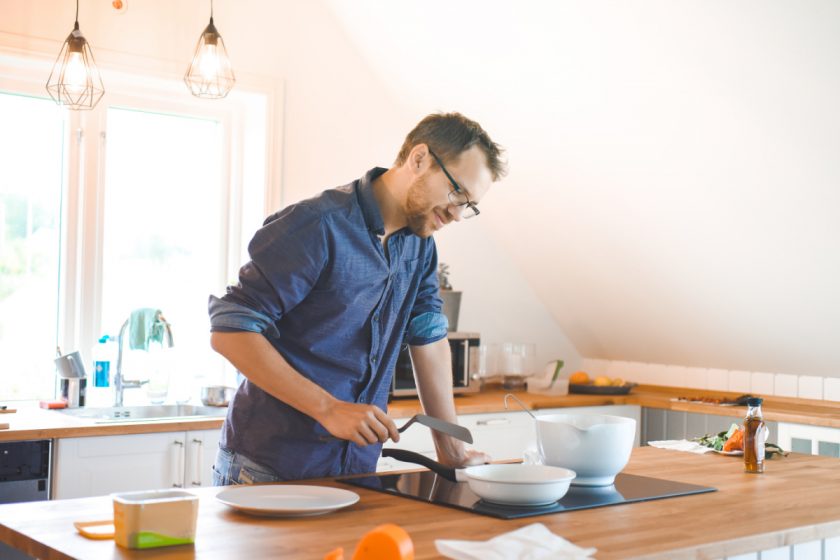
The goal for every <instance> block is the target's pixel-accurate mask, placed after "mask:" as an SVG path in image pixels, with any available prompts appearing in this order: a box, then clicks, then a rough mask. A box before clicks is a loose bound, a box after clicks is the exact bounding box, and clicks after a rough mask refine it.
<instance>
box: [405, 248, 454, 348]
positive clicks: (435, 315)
mask: <svg viewBox="0 0 840 560" xmlns="http://www.w3.org/2000/svg"><path fill="white" fill-rule="evenodd" d="M437 266H438V258H437V248H436V247H435V243H434V240H433V239H432V238H429V239H428V245H427V248H426V259H425V266H424V269H423V277H422V280H421V281H420V289H419V290H418V291H417V298H416V299H415V300H414V306H413V307H412V310H411V315H410V317H409V321H408V327H407V329H406V333H405V342H407V343H408V344H410V345H412V346H422V345H425V344H431V343H432V342H437V341H438V340H440V339H442V338H446V333H447V330H448V328H449V321H448V320H447V319H446V315H444V314H443V312H442V310H443V300H442V299H441V297H440V284H439V283H438V276H437Z"/></svg>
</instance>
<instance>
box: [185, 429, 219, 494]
mask: <svg viewBox="0 0 840 560" xmlns="http://www.w3.org/2000/svg"><path fill="white" fill-rule="evenodd" d="M221 435H222V432H221V430H196V431H192V432H187V433H186V439H185V446H186V458H185V461H184V466H185V468H184V486H185V487H186V488H191V487H197V486H212V485H213V462H214V461H215V460H216V450H217V449H219V439H220V438H221Z"/></svg>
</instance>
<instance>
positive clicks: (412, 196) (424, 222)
mask: <svg viewBox="0 0 840 560" xmlns="http://www.w3.org/2000/svg"><path fill="white" fill-rule="evenodd" d="M427 188H428V187H427V185H426V179H425V176H420V177H418V178H417V179H416V180H415V181H414V182H413V183H411V185H409V187H408V194H407V196H406V199H405V220H406V223H407V225H408V229H410V230H411V232H412V233H413V234H414V235H416V236H418V237H422V238H424V239H425V238H426V237H431V235H432V234H433V233H434V229H433V228H432V227H431V226H429V215H430V213H431V212H432V208H431V207H430V206H429V205H428V202H427V199H426V196H425V195H426V190H427Z"/></svg>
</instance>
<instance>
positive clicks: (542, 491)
mask: <svg viewBox="0 0 840 560" xmlns="http://www.w3.org/2000/svg"><path fill="white" fill-rule="evenodd" d="M382 456H383V457H393V458H394V459H396V460H398V461H405V462H407V463H416V464H418V465H423V466H424V467H426V468H428V469H429V470H431V471H433V472H435V473H437V474H438V475H440V476H442V477H443V478H446V479H447V480H451V481H452V482H466V483H467V484H468V485H469V487H470V490H472V492H473V493H474V494H475V495H476V496H478V497H479V498H481V499H483V500H486V501H488V502H493V503H496V504H504V505H508V506H544V505H548V504H552V503H554V502H556V501H557V500H559V499H560V498H562V497H563V496H565V495H566V492H568V491H569V485H570V484H571V482H572V479H574V478H575V472H574V471H571V470H569V469H564V468H562V467H551V466H548V465H523V464H496V465H476V466H474V467H467V468H465V469H453V468H450V467H447V466H445V465H442V464H440V463H438V462H437V461H434V460H432V459H429V458H428V457H426V456H425V455H421V454H420V453H415V452H414V451H407V450H405V449H393V448H383V449H382Z"/></svg>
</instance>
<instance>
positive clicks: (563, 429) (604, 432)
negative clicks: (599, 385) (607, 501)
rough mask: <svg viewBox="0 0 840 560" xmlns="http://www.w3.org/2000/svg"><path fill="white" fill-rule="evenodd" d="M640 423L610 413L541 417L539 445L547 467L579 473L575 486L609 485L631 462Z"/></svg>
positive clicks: (538, 435) (541, 456)
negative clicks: (637, 425) (561, 468)
mask: <svg viewBox="0 0 840 560" xmlns="http://www.w3.org/2000/svg"><path fill="white" fill-rule="evenodd" d="M635 438H636V421H635V420H634V419H632V418H623V417H621V416H608V415H606V414H547V415H544V416H537V445H538V447H539V452H540V458H541V459H542V462H543V463H545V464H546V465H552V466H555V467H563V468H566V469H571V470H573V471H575V472H576V473H577V477H576V478H575V480H574V482H573V483H572V484H575V485H580V486H607V485H609V484H612V483H613V482H615V475H617V474H618V473H619V472H621V469H623V468H624V467H625V466H626V465H627V461H629V460H630V452H631V451H632V449H633V442H634V441H635Z"/></svg>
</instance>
